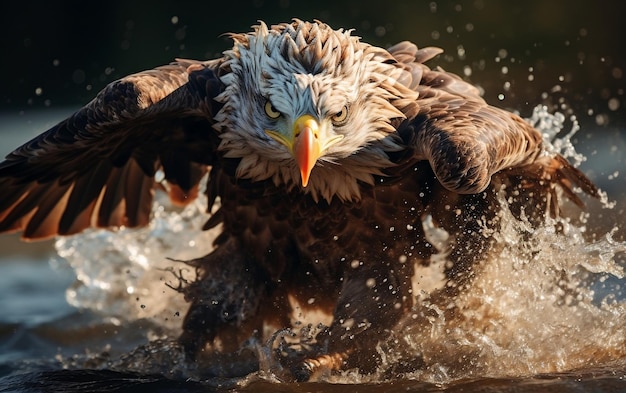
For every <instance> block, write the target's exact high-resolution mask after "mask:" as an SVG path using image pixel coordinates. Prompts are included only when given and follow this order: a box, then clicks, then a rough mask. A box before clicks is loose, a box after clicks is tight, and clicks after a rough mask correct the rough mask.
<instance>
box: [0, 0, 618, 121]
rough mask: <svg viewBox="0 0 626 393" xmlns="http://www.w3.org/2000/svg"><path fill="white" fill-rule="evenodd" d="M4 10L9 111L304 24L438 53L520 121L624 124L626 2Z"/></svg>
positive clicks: (19, 6)
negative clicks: (258, 32)
mask: <svg viewBox="0 0 626 393" xmlns="http://www.w3.org/2000/svg"><path fill="white" fill-rule="evenodd" d="M0 9H1V13H0V14H1V15H2V23H1V24H0V29H1V33H0V39H1V40H2V41H1V42H2V61H1V64H0V70H1V72H0V87H1V88H0V111H3V112H6V111H9V112H12V111H17V112H19V111H28V110H31V109H41V108H46V107H55V106H56V107H58V106H73V107H75V106H78V105H82V104H84V103H86V102H87V101H88V100H90V99H91V98H92V97H93V96H94V95H95V94H96V92H97V91H98V90H100V89H101V88H102V87H104V85H105V84H106V83H108V82H111V81H113V80H115V79H117V78H119V77H122V76H124V75H126V74H129V73H132V72H136V71H140V70H143V69H146V68H151V67H154V66H156V65H160V64H164V63H167V62H169V61H171V60H172V59H173V58H175V57H189V58H197V59H205V58H212V57H216V56H219V55H220V53H221V52H222V51H223V50H225V49H226V48H228V46H229V44H230V43H229V40H228V39H226V38H224V37H220V34H222V33H225V32H242V31H248V30H249V29H250V26H251V25H252V24H255V23H256V21H257V20H264V21H266V22H267V23H269V24H271V23H278V22H283V21H289V20H290V19H291V18H293V17H298V18H301V19H307V20H312V19H321V20H322V21H325V22H327V23H329V24H331V25H332V26H334V27H337V28H338V27H344V28H354V29H355V30H356V33H357V34H358V35H360V36H361V37H363V39H364V40H366V41H368V42H370V43H372V44H376V45H380V46H387V45H390V44H392V43H395V42H397V41H400V40H404V39H409V40H412V41H414V42H416V43H417V44H418V45H419V46H428V45H435V46H439V47H441V48H443V49H444V50H445V55H444V56H442V57H441V58H439V59H438V60H436V61H435V62H433V64H440V65H442V66H443V67H444V68H446V69H448V70H450V71H454V72H456V73H459V74H461V75H463V76H464V77H466V78H467V79H469V80H471V81H472V82H474V83H476V84H478V85H480V86H481V87H483V88H484V89H485V92H486V93H485V98H486V99H487V100H488V101H490V102H492V103H496V104H499V105H502V106H506V107H510V108H513V109H517V110H520V111H521V112H522V113H524V112H525V111H529V110H530V109H529V108H532V107H534V106H535V105H536V104H537V103H540V102H542V101H544V100H546V99H547V100H549V101H552V102H555V101H558V99H561V98H562V97H564V98H565V99H566V100H567V102H568V103H569V104H570V105H571V107H572V108H573V111H574V113H575V114H576V115H577V116H578V117H579V118H580V120H581V121H588V120H589V121H592V122H593V123H595V124H598V125H601V126H611V125H613V126H621V125H623V124H624V123H625V122H626V116H625V113H626V110H625V107H626V102H625V97H624V87H625V85H626V84H625V79H626V75H624V73H625V72H626V55H625V54H624V50H625V46H624V39H625V38H626V21H625V17H626V12H625V10H626V2H623V1H620V0H615V1H608V0H596V1H591V0H587V1H567V0H549V1H547V0H525V1H523V2H522V1H498V0H470V1H444V0H440V1H390V0H376V1H372V0H348V1H337V0H332V1H326V0H318V1H313V2H306V3H305V2H296V1H289V0H247V1H242V0H231V1H228V0H226V1H220V2H213V1H204V2H196V1H170V2H167V1H150V2H146V1H135V2H133V1H128V0H124V1H115V0H112V1H108V2H91V1H65V2H59V1H56V2H55V1H41V0H39V1H28V2H16V1H14V2H3V4H2V5H1V6H0ZM542 93H547V94H544V95H543V97H542ZM500 94H504V96H500V97H499V95H500Z"/></svg>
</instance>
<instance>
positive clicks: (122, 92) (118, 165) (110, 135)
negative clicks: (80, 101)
mask: <svg viewBox="0 0 626 393" xmlns="http://www.w3.org/2000/svg"><path fill="white" fill-rule="evenodd" d="M216 64H217V62H216V61H213V62H204V63H202V62H197V61H193V60H178V61H176V62H174V63H172V64H170V65H166V66H163V67H159V68H156V69H153V70H149V71H144V72H140V73H138V74H133V75H130V76H127V77H125V78H122V79H120V80H118V81H115V82H112V83H111V84H109V85H108V86H107V87H106V88H105V89H103V90H102V91H101V92H100V93H99V94H98V95H97V96H96V97H95V98H94V99H93V100H92V101H91V102H90V103H89V104H87V105H86V106H84V107H83V108H81V109H80V110H78V111H77V112H76V113H74V114H73V115H72V116H71V117H69V118H68V119H66V120H63V121H62V122H60V123H59V124H57V125H56V126H54V127H52V128H51V129H49V130H48V131H46V132H45V133H43V134H41V135H39V136H38V137H36V138H34V139H33V140H31V141H29V142H27V143H26V144H24V145H23V146H21V147H20V148H18V149H16V150H15V151H13V152H12V153H10V154H9V155H8V156H7V157H6V160H5V161H3V162H1V163H0V232H9V231H10V232H14V231H20V230H23V237H24V238H27V239H37V238H45V237H49V236H54V235H57V234H62V235H65V234H72V233H76V232H79V231H81V230H83V229H85V228H87V227H91V226H99V227H107V226H121V225H124V226H131V227H132V226H140V225H145V224H146V223H147V222H148V220H149V213H150V210H151V205H152V203H151V201H152V195H153V186H154V175H155V173H156V171H157V170H158V169H159V168H162V169H163V172H164V174H165V178H166V179H167V180H168V183H169V184H171V185H172V190H173V194H172V196H173V197H174V199H184V198H185V197H186V196H188V195H189V196H193V193H194V187H196V185H197V183H198V181H199V179H200V178H201V176H202V175H203V173H204V171H205V170H206V169H205V168H204V167H205V166H206V165H210V164H211V161H212V159H213V157H214V151H215V149H216V141H215V139H216V136H215V133H214V132H212V130H211V124H212V123H213V119H212V116H213V113H215V111H216V110H217V107H216V106H217V105H218V104H217V103H216V102H215V101H214V100H213V98H214V97H215V96H216V95H217V94H219V91H220V90H221V89H222V86H221V84H220V82H219V80H218V78H217V77H216V76H215V74H214V72H213V69H214V67H215V66H216Z"/></svg>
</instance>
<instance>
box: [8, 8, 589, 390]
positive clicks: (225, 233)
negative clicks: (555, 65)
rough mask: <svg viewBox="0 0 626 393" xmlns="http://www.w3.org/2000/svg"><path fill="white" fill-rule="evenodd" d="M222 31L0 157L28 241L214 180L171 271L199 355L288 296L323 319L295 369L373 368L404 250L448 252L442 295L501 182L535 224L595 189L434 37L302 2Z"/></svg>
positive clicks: (423, 255)
mask: <svg viewBox="0 0 626 393" xmlns="http://www.w3.org/2000/svg"><path fill="white" fill-rule="evenodd" d="M228 37H229V38H230V39H231V40H232V42H233V45H232V47H231V48H229V49H228V50H225V51H224V52H223V54H222V56H221V57H219V58H216V59H212V60H207V61H197V60H187V59H176V60H175V61H174V62H172V63H170V64H168V65H164V66H160V67H157V68H154V69H151V70H147V71H143V72H139V73H136V74H132V75H129V76H126V77H123V78H121V79H119V80H117V81H114V82H112V83H110V84H108V85H107V86H106V87H105V88H104V89H103V90H102V91H100V92H99V93H98V94H97V95H96V96H95V98H94V99H93V100H92V101H91V102H89V103H88V104H86V105H85V106H84V107H82V108H81V109H79V110H78V111H77V112H75V113H74V114H73V115H71V116H70V117H69V118H67V119H65V120H63V121H61V122H60V123H58V124H57V125H55V126H53V127H52V128H50V129H49V130H47V131H46V132H44V133H42V134H41V135H39V136H37V137H35V138H34V139H32V140H31V141H29V142H27V143H25V144H24V145H23V146H21V147H19V148H17V149H16V150H14V151H13V152H12V153H10V154H9V155H8V156H7V157H6V159H5V160H4V161H3V162H2V163H0V232H17V231H21V233H22V237H23V238H24V239H31V240H37V239H43V238H49V237H53V236H59V235H61V236H62V235H71V234H76V233H79V232H81V231H83V230H85V229H87V228H92V227H98V228H119V227H140V226H145V225H147V224H148V223H149V221H150V214H151V204H152V200H153V196H154V193H155V192H160V191H159V190H161V191H165V192H167V193H168V194H169V196H170V198H171V200H172V201H173V202H174V203H175V204H178V205H185V204H187V203H189V202H190V201H192V200H194V199H195V198H197V197H201V198H206V206H207V210H208V211H212V214H211V215H210V218H209V219H208V221H207V222H206V224H205V225H204V228H203V229H210V228H216V230H218V231H219V235H218V236H217V237H216V239H215V244H214V248H213V250H212V251H211V252H210V253H209V254H208V255H206V256H202V257H200V258H197V259H194V260H191V261H187V263H188V264H190V265H192V266H194V267H195V268H196V269H197V272H198V277H197V278H196V279H195V280H193V281H190V282H184V280H182V279H181V285H180V288H178V290H179V291H180V292H182V295H181V296H184V297H185V299H186V300H187V301H188V302H189V303H190V307H189V310H188V312H187V314H186V316H185V318H184V321H183V324H182V328H181V334H180V337H179V342H180V344H181V347H182V348H184V352H185V354H186V355H187V356H188V358H189V359H190V360H192V361H196V360H198V361H200V360H199V359H201V358H202V355H203V354H206V353H236V352H237V350H238V348H240V347H241V345H242V343H243V342H245V341H246V340H249V339H250V338H254V337H258V336H259V335H261V334H262V332H263V326H265V325H264V324H266V323H268V321H269V322H271V323H272V324H273V326H279V327H282V328H288V327H290V326H292V320H291V315H292V313H293V311H294V301H295V302H296V303H297V304H298V305H299V307H302V309H306V310H312V311H320V312H325V313H328V314H330V315H331V316H332V321H331V322H330V323H329V324H328V326H326V327H325V328H324V329H322V330H321V331H320V332H319V333H318V334H317V336H316V337H315V341H314V342H313V343H312V344H311V345H308V346H306V349H305V350H303V354H302V355H301V356H299V357H297V358H296V359H295V360H293V359H292V360H291V361H290V363H289V364H288V367H286V369H288V370H289V372H290V374H291V375H292V376H293V378H295V379H296V380H299V381H306V380H309V379H310V378H311V377H312V376H313V375H315V374H316V373H317V372H318V371H320V370H342V369H348V368H354V367H356V368H359V369H360V370H372V369H375V367H376V366H377V364H379V362H380V354H378V352H377V351H376V350H375V347H376V343H379V342H383V341H384V340H385V339H387V338H388V337H389V336H390V334H391V332H392V331H393V328H394V326H396V325H397V324H398V323H399V321H400V320H402V318H403V317H404V316H406V315H407V313H409V312H410V310H411V309H412V307H414V303H415V299H416V293H415V292H414V289H413V287H412V277H413V275H414V273H415V269H416V266H420V265H428V264H429V263H430V261H431V257H432V256H433V255H435V254H437V253H440V252H444V253H445V254H446V258H447V261H448V263H446V265H445V280H446V285H445V286H444V287H443V288H442V289H440V293H439V296H441V297H443V298H453V297H454V296H455V294H458V293H459V292H460V291H462V290H463V289H464V288H466V287H467V285H468V284H469V283H470V282H471V279H472V277H473V276H474V275H475V266H477V265H479V264H480V262H481V261H482V260H483V259H484V255H486V253H488V252H489V250H490V249H491V247H492V246H493V240H492V237H491V236H489V235H488V233H489V230H490V231H497V230H498V225H499V212H500V211H501V210H502V208H503V207H502V200H505V201H506V202H507V204H508V205H509V206H508V208H510V211H511V212H512V213H513V215H514V216H515V217H517V219H522V215H523V217H524V218H525V219H528V220H530V221H531V222H533V223H540V222H541V221H542V220H543V219H544V218H545V216H546V215H552V216H557V215H559V214H562V213H561V212H562V209H560V206H562V202H563V200H564V199H563V197H565V198H566V199H569V200H571V201H573V202H574V203H575V204H577V205H578V206H580V207H581V208H583V202H582V199H581V197H580V194H588V195H590V196H598V189H597V188H596V186H595V185H594V184H593V183H592V182H591V181H590V180H589V179H588V178H587V177H586V176H585V175H584V174H583V173H582V172H581V171H580V170H578V169H577V168H575V167H574V166H573V165H572V164H571V163H569V162H568V161H567V160H566V159H565V158H564V157H562V156H561V155H558V154H556V153H554V152H550V151H549V149H547V148H546V146H545V143H544V142H543V138H542V135H541V133H540V132H539V131H538V130H537V129H535V128H533V127H532V126H531V125H530V124H529V123H528V122H526V121H524V120H523V119H522V118H521V117H520V116H518V115H516V114H514V113H511V112H509V111H506V110H504V109H500V108H497V107H495V106H492V105H489V104H488V103H487V102H486V101H485V100H484V99H483V98H482V97H481V94H480V92H479V90H478V89H477V88H476V87H474V86H473V85H471V84H470V83H468V82H466V81H464V80H463V79H462V78H460V77H459V76H457V75H455V74H453V73H450V72H446V71H444V70H443V69H442V68H439V67H436V68H431V67H429V66H427V65H426V64H425V63H426V62H427V61H429V60H431V59H433V58H435V57H436V56H437V55H439V54H440V53H441V52H442V50H441V49H439V48H434V47H425V48H421V49H418V47H417V46H416V45H415V44H413V43H411V42H409V41H403V42H400V43H398V44H396V45H394V46H391V47H389V48H387V49H384V48H381V47H378V46H375V45H370V44H368V43H365V42H363V41H362V40H361V38H360V37H358V36H355V35H354V34H353V30H351V29H333V28H332V27H330V26H329V25H327V24H325V23H322V22H320V21H317V20H315V21H313V22H307V21H302V20H299V19H294V20H292V21H291V22H287V23H281V24H277V25H272V26H268V25H267V24H265V23H264V22H258V24H257V25H255V26H253V27H252V28H251V31H250V32H246V33H231V34H228ZM203 179H206V180H205V182H204V180H203ZM201 181H202V182H201ZM201 184H202V186H201ZM204 185H205V186H204ZM502 195H504V199H503V198H502V197H501V196H502ZM427 220H429V222H431V223H432V225H434V226H435V227H437V228H441V229H443V230H445V231H446V232H448V234H449V239H450V240H449V241H448V242H447V246H446V249H445V250H438V249H437V247H436V245H435V244H433V243H432V241H431V240H429V237H428V236H427V233H426V232H425V231H426V229H425V222H426V221H427Z"/></svg>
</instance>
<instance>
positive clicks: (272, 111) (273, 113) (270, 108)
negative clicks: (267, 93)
mask: <svg viewBox="0 0 626 393" xmlns="http://www.w3.org/2000/svg"><path fill="white" fill-rule="evenodd" d="M265 114H266V115H267V117H269V118H270V119H278V118H279V117H280V112H279V111H277V110H276V108H274V105H272V103H271V102H270V101H269V100H267V101H266V102H265Z"/></svg>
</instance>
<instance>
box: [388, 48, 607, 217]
mask: <svg viewBox="0 0 626 393" xmlns="http://www.w3.org/2000/svg"><path fill="white" fill-rule="evenodd" d="M389 51H390V53H391V54H392V56H394V57H395V58H396V59H397V60H398V62H399V63H400V66H401V67H403V68H404V69H405V70H406V72H405V78H404V79H405V81H404V82H403V83H404V84H405V86H407V87H409V88H411V89H413V90H417V91H418V92H419V98H418V100H417V102H416V103H415V105H414V106H413V107H408V108H406V109H405V112H406V115H407V118H408V121H406V122H405V123H404V124H403V125H402V129H401V130H399V131H400V132H401V133H402V135H403V136H404V137H405V139H407V140H408V143H409V144H410V145H411V146H412V147H413V148H414V155H415V157H414V158H415V159H423V160H428V161H429V163H430V166H431V168H432V170H433V172H434V173H435V175H436V176H437V179H438V180H439V181H440V182H441V184H442V185H443V186H444V187H446V188H447V189H449V190H450V191H453V192H456V193H460V194H475V193H479V192H482V191H483V190H485V189H486V188H487V186H488V185H489V184H490V183H491V180H492V176H494V175H495V174H497V173H501V172H502V173H505V174H509V175H510V176H516V177H518V178H520V179H521V178H523V179H524V185H523V187H526V188H529V189H530V188H531V185H532V187H535V188H542V190H544V191H545V192H549V193H551V194H553V193H554V186H555V185H559V186H560V188H561V189H562V190H563V191H564V192H565V194H566V195H567V196H568V197H569V198H570V199H572V200H573V201H574V202H575V203H577V204H578V205H582V202H581V201H580V199H579V198H578V197H576V195H575V194H574V192H573V191H572V189H573V188H574V187H580V188H581V189H582V190H583V191H584V192H586V193H588V194H590V195H592V196H598V190H597V188H596V187H595V186H594V185H593V183H591V181H590V180H589V179H588V178H587V177H586V176H585V175H584V174H583V173H582V172H580V171H579V170H578V169H576V168H575V167H573V166H572V165H571V164H570V163H569V162H567V160H565V159H564V158H563V157H561V156H551V157H550V156H546V153H545V151H544V149H543V147H542V143H543V138H542V136H541V134H540V133H539V131H537V130H536V129H535V128H533V127H532V126H531V125H530V124H528V123H527V122H526V121H524V120H523V119H522V118H520V117H519V116H517V115H515V114H513V113H511V112H508V111H505V110H503V109H500V108H497V107H494V106H491V105H489V104H487V103H486V102H485V100H484V99H483V98H482V97H481V96H480V94H479V91H478V89H476V88H475V87H474V86H472V85H471V84H469V83H467V82H465V81H463V80H462V79H461V78H460V77H459V76H457V75H454V74H452V73H448V72H445V71H443V70H442V69H440V68H437V69H432V70H431V69H430V68H428V67H427V66H425V65H424V64H423V62H424V61H426V60H429V59H430V58H431V57H433V56H434V55H436V54H438V53H440V51H439V50H438V49H436V48H424V49H420V50H418V49H417V47H415V45H413V44H411V43H410V42H403V43H400V44H398V45H396V46H394V47H392V48H390V49H389ZM545 192H544V193H545ZM552 202H553V203H554V202H556V198H554V199H553V201H552ZM551 209H552V210H554V209H555V207H554V206H552V207H551Z"/></svg>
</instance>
